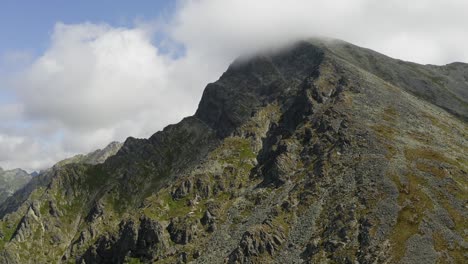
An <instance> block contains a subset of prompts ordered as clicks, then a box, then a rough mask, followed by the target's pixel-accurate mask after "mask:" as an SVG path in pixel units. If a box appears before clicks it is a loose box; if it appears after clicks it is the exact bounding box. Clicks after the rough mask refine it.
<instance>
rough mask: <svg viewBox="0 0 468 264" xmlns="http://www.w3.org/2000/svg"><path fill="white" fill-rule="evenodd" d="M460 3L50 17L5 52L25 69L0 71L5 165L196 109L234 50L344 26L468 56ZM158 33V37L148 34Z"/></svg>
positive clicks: (388, 48)
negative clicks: (41, 44)
mask: <svg viewBox="0 0 468 264" xmlns="http://www.w3.org/2000/svg"><path fill="white" fill-rule="evenodd" d="M466 12H468V1H464V0H447V1H437V0H415V1H404V0H390V1H384V2H382V1H374V0H327V1H316V0H291V1H283V0H257V1H252V0H236V1H229V0H225V1H223V0H199V1H189V0H186V1H180V2H179V5H178V8H177V10H176V11H175V13H174V14H173V15H172V16H171V17H170V18H169V19H166V20H164V19H161V18H156V19H155V21H158V22H157V23H152V22H148V21H139V23H137V24H136V25H135V26H134V27H131V28H115V27H112V26H109V25H104V24H101V25H96V24H91V23H82V24H74V25H64V24H61V23H57V25H56V27H55V28H54V30H53V34H52V36H51V43H50V46H49V47H48V49H47V50H46V51H45V53H44V54H42V55H41V56H40V57H38V58H32V59H31V58H30V57H28V53H24V54H22V53H21V52H18V53H17V54H11V56H6V57H5V58H8V59H7V60H6V59H4V60H3V62H2V64H1V65H3V66H5V64H8V65H14V64H15V61H17V62H20V63H16V65H18V64H19V65H21V67H20V68H21V71H19V72H17V74H15V75H10V76H13V78H12V79H13V82H12V83H9V82H7V80H5V77H0V83H3V84H9V85H8V87H12V88H11V89H9V90H8V93H10V94H13V95H14V98H16V100H15V101H14V102H13V103H8V104H4V105H2V106H0V118H1V119H2V120H5V121H4V122H3V124H0V153H1V154H0V166H3V167H12V166H13V167H14V166H19V167H23V168H26V169H38V168H43V167H44V166H50V165H51V164H52V163H53V162H55V161H57V160H59V159H61V158H64V157H66V156H69V155H71V154H75V153H82V152H89V151H91V150H93V149H95V148H98V147H103V146H104V145H105V144H106V143H108V142H110V141H112V140H124V139H125V138H126V137H127V136H136V137H148V136H150V135H151V134H152V133H154V132H155V131H157V130H159V129H161V128H163V127H164V126H165V125H167V124H169V123H174V122H177V121H178V120H180V119H181V118H182V117H184V116H187V115H190V114H192V113H193V112H194V111H195V109H196V106H197V104H198V101H199V99H200V96H201V93H202V90H203V88H204V86H205V85H206V84H207V83H208V82H210V81H214V80H216V78H217V77H218V76H219V75H220V74H221V73H222V72H223V71H224V70H225V69H226V67H227V66H228V64H229V62H231V61H232V60H233V59H234V58H235V57H237V56H238V55H240V54H245V53H252V52H255V51H258V50H261V49H265V48H269V47H271V46H272V45H276V46H277V45H283V44H287V43H290V42H292V41H295V40H297V39H301V38H307V37H311V36H317V35H319V36H328V37H334V38H341V39H344V40H347V41H349V42H353V43H355V44H358V45H362V46H366V47H369V48H372V49H375V50H377V51H380V52H383V53H386V54H387V55H390V56H393V57H398V58H401V59H406V60H413V61H417V62H420V63H436V64H444V63H448V62H451V61H454V60H458V61H468V50H467V49H465V48H464V45H462V43H467V42H468V35H467V34H466V29H467V28H468V19H467V17H466V15H465V14H466ZM154 34H158V35H159V36H161V35H163V36H165V38H164V39H163V40H162V41H160V42H158V44H155V43H154V42H153V37H154ZM181 46H182V47H184V52H180V47H181ZM163 50H164V52H162V51H163ZM168 51H170V52H168ZM174 52H175V53H176V54H175V55H176V56H174ZM15 58H17V59H15ZM12 60H13V61H12ZM26 62H29V63H26ZM24 65H26V66H24ZM0 73H1V71H0ZM2 79H3V80H2ZM4 86H5V85H4ZM0 89H5V88H4V87H3V88H2V87H0Z"/></svg>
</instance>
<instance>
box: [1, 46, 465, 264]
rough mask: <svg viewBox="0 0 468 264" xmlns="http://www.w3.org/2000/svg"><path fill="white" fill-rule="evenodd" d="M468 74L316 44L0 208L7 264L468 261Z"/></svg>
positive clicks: (258, 68)
mask: <svg viewBox="0 0 468 264" xmlns="http://www.w3.org/2000/svg"><path fill="white" fill-rule="evenodd" d="M467 80H468V65H467V64H463V63H454V64H449V65H446V66H433V65H419V64H415V63H411V62H403V61H400V60H395V59H392V58H389V57H387V56H385V55H382V54H379V53H377V52H374V51H371V50H368V49H364V48H360V47H357V46H354V45H352V44H349V43H346V42H343V41H338V40H320V39H311V40H308V41H301V42H298V43H296V44H294V45H292V46H290V47H288V48H285V49H282V50H280V51H276V52H265V53H263V54H258V55H256V56H254V57H251V58H248V59H245V58H243V59H239V60H237V61H235V62H233V63H232V64H231V65H230V66H229V68H228V69H227V71H226V72H225V73H224V74H223V75H222V76H221V77H220V79H219V80H218V81H216V82H214V83H210V84H208V85H207V87H206V88H205V90H204V92H203V96H202V99H201V101H200V104H199V107H198V110H197V111H196V113H195V114H194V115H193V116H190V117H187V118H185V119H183V120H182V121H181V122H179V123H178V124H175V125H170V126H168V127H166V128H165V129H164V130H163V131H159V132H156V133H155V134H154V135H153V136H151V137H150V138H148V139H136V138H128V139H127V140H126V141H125V143H124V144H123V146H122V147H121V148H120V150H119V151H118V152H117V154H116V155H114V156H111V157H109V158H108V159H107V160H106V161H105V162H103V163H101V164H86V163H73V162H72V163H70V164H64V165H63V166H58V167H56V168H54V170H52V171H50V173H47V174H43V175H39V176H37V177H36V178H35V179H37V180H36V181H37V182H38V184H35V185H30V186H31V187H30V188H29V191H28V192H23V193H18V192H17V193H16V194H15V195H14V196H12V197H11V199H9V200H10V201H16V202H15V203H10V206H8V207H3V208H0V218H1V219H2V220H1V222H0V262H1V263H87V264H90V263H424V264H426V263H466V262H467V261H468V259H467V258H468V256H467V253H466V252H467V251H468V242H467V238H468V237H467V234H468V226H467V223H468V221H467V217H468V210H466V208H467V207H466V206H467V201H468V190H467V188H468V175H467V171H468V161H467V159H466V156H467V155H466V154H467V153H468V144H467V134H466V133H467V132H466V131H468V129H467V123H466V121H467V118H468V105H467V100H468V96H467V93H468V81H467Z"/></svg>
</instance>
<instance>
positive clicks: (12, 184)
mask: <svg viewBox="0 0 468 264" xmlns="http://www.w3.org/2000/svg"><path fill="white" fill-rule="evenodd" d="M32 177H33V176H32V175H30V174H29V173H27V172H26V171H24V170H22V169H14V170H3V169H2V168H0V204H1V203H2V202H3V201H5V200H6V198H8V197H9V196H11V195H12V194H13V193H14V192H15V191H16V190H18V189H19V188H21V187H23V186H24V185H25V184H26V183H28V182H29V181H30V180H31V179H32Z"/></svg>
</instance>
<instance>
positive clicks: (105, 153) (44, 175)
mask: <svg viewBox="0 0 468 264" xmlns="http://www.w3.org/2000/svg"><path fill="white" fill-rule="evenodd" d="M122 145H123V144H122V143H120V142H111V143H110V144H109V145H107V146H106V147H105V148H104V149H98V150H95V151H93V152H91V153H88V154H86V155H82V154H80V155H76V156H74V157H72V158H68V159H64V160H62V161H59V162H57V164H55V165H54V166H53V167H52V168H50V169H46V170H43V171H41V172H40V173H37V172H33V173H31V174H30V175H27V173H26V172H25V171H22V170H19V169H18V170H13V171H12V172H17V174H18V175H20V176H21V177H25V176H22V175H27V177H26V180H23V181H21V182H20V183H21V185H17V187H16V188H15V189H14V191H12V192H11V194H13V193H14V192H15V191H17V193H16V194H15V195H14V196H13V197H11V198H9V199H7V198H8V197H9V196H11V194H10V195H9V196H6V197H5V199H4V200H0V216H3V215H5V214H7V213H9V212H12V211H15V210H16V209H18V207H19V206H20V205H21V204H23V202H25V201H26V199H28V197H29V195H30V194H31V192H33V191H34V190H35V189H37V188H39V187H44V186H46V185H47V184H49V182H50V178H51V177H52V175H54V173H55V172H56V171H57V170H59V168H60V167H63V166H65V165H67V164H91V165H96V164H99V163H103V162H104V161H106V160H107V158H109V157H110V156H113V155H115V154H116V153H117V152H118V151H119V149H120V148H121V147H122ZM0 169H1V168H0ZM1 173H2V172H1V170H0V176H1ZM39 176H40V177H39ZM21 177H20V179H21ZM0 178H1V177H0ZM17 181H18V180H17ZM1 186H2V185H0V190H1V188H2V187H1ZM6 186H7V187H8V186H9V185H6Z"/></svg>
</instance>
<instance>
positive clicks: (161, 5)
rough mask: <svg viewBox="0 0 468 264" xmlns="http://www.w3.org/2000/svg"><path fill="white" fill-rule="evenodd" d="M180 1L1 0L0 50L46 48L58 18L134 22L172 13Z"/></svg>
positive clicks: (70, 21)
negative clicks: (0, 37)
mask: <svg viewBox="0 0 468 264" xmlns="http://www.w3.org/2000/svg"><path fill="white" fill-rule="evenodd" d="M176 2H177V1H171V0H138V1H118V0H95V1H91V0H79V1H66V0H29V1H26V0H1V1H0V5H1V7H0V32H1V34H2V40H1V41H0V54H3V53H5V52H12V51H27V52H31V53H32V54H33V55H38V54H40V53H41V52H43V51H44V50H45V49H46V48H47V46H48V44H49V37H50V35H51V33H52V30H53V27H54V25H55V23H57V22H59V21H60V22H63V23H65V24H75V23H83V22H91V23H107V24H110V25H112V26H131V25H132V24H133V23H134V21H135V20H138V19H141V20H151V19H155V18H156V17H160V16H170V14H171V13H172V12H173V11H174V8H175V6H176Z"/></svg>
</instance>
